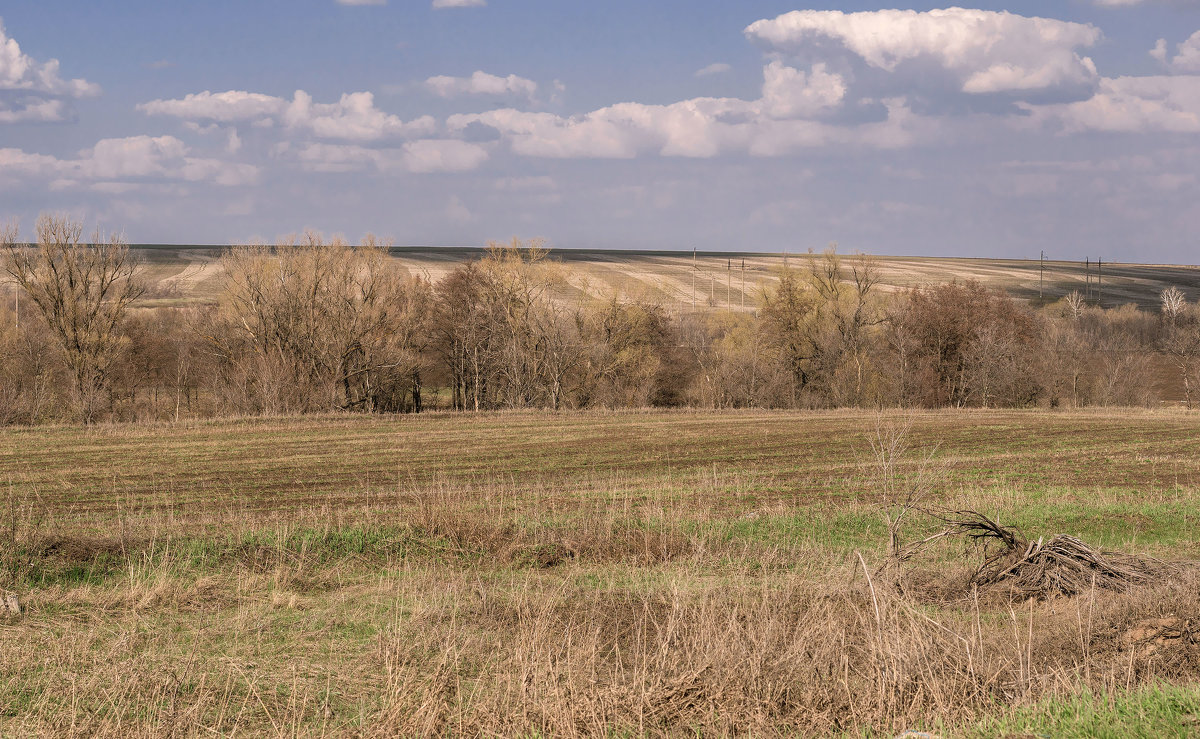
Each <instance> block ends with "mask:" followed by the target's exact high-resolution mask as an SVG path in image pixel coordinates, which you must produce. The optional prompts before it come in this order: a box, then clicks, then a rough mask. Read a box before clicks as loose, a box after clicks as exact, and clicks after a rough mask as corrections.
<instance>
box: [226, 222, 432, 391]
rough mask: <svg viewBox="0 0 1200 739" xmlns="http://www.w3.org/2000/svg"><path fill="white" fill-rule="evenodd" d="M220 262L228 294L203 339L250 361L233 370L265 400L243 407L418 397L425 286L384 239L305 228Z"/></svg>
mask: <svg viewBox="0 0 1200 739" xmlns="http://www.w3.org/2000/svg"><path fill="white" fill-rule="evenodd" d="M221 261H222V266H223V267H224V271H225V276H226V286H225V287H226V289H225V300H224V305H223V306H222V308H221V310H222V315H221V316H219V318H218V320H216V321H215V322H214V323H213V324H212V325H210V326H208V327H206V328H207V330H206V338H207V339H208V340H209V343H210V345H211V346H213V347H214V348H215V349H216V351H217V353H218V354H220V355H221V356H223V357H224V358H225V360H226V362H227V363H229V364H236V363H239V362H243V363H244V362H246V361H250V362H251V364H252V365H253V366H254V367H255V368H256V369H254V370H253V371H250V372H245V371H239V372H236V373H234V374H235V375H238V374H240V375H241V376H243V377H245V378H246V379H247V380H249V381H251V382H256V383H257V384H258V385H259V389H258V391H256V392H252V393H251V394H250V396H248V399H249V400H251V401H253V398H254V397H258V398H259V399H261V400H262V401H263V402H262V403H261V404H256V403H254V402H251V403H250V405H251V407H250V408H248V410H251V411H260V412H273V411H281V412H295V411H305V410H321V409H325V410H332V409H341V410H367V411H371V410H397V409H399V408H398V406H407V404H408V400H407V398H409V397H411V398H412V403H413V404H414V405H419V404H420V397H421V395H420V387H421V382H420V368H421V357H420V347H421V346H422V345H423V335H424V332H425V330H426V327H425V322H426V319H427V315H428V309H429V289H428V285H427V284H426V283H425V282H424V281H423V280H420V279H406V278H405V276H404V275H403V274H402V273H401V272H400V269H399V267H398V265H396V264H395V263H394V262H393V261H392V260H390V259H389V257H388V256H387V251H386V246H385V245H383V244H380V243H377V242H376V241H375V240H374V239H368V240H367V242H366V243H364V244H362V245H359V246H351V245H348V244H346V243H345V242H344V241H341V240H340V239H334V240H332V241H329V242H326V241H325V240H324V239H323V238H322V237H321V236H320V235H318V234H315V233H307V234H305V235H304V236H303V237H302V238H301V239H299V240H295V239H293V240H289V241H287V242H285V243H283V244H279V245H276V246H274V247H265V246H241V247H235V248H234V249H232V250H230V251H229V252H228V253H226V254H225V256H223V257H222V259H221ZM242 369H243V370H245V369H246V368H245V367H243V368H242ZM269 385H270V387H269ZM275 385H278V386H280V387H278V388H277V387H274V386H275Z"/></svg>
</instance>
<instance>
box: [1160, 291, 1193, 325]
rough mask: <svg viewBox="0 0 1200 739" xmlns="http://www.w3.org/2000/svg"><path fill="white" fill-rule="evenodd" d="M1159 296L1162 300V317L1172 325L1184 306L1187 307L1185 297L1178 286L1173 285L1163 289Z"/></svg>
mask: <svg viewBox="0 0 1200 739" xmlns="http://www.w3.org/2000/svg"><path fill="white" fill-rule="evenodd" d="M1159 297H1160V300H1161V302H1162V314H1163V318H1165V319H1166V320H1167V323H1170V324H1172V325H1174V323H1175V321H1176V320H1177V319H1178V318H1179V314H1181V313H1183V310H1184V308H1185V307H1187V298H1185V297H1184V295H1183V292H1182V291H1180V289H1179V288H1177V287H1174V286H1171V287H1168V288H1167V289H1166V290H1163V291H1162V295H1160V296H1159Z"/></svg>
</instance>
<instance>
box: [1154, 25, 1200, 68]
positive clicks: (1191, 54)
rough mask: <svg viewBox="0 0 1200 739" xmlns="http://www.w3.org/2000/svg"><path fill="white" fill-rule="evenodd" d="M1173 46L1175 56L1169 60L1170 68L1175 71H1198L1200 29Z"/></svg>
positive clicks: (1199, 63)
mask: <svg viewBox="0 0 1200 739" xmlns="http://www.w3.org/2000/svg"><path fill="white" fill-rule="evenodd" d="M1164 47H1165V43H1164ZM1156 48H1157V47H1156ZM1175 48H1176V54H1175V58H1174V59H1172V60H1171V69H1173V70H1175V71H1176V72H1200V31H1196V32H1195V33H1193V34H1192V35H1191V36H1189V37H1188V39H1187V40H1186V41H1184V42H1183V43H1181V44H1179V45H1178V46H1176V47H1175ZM1164 61H1165V48H1164Z"/></svg>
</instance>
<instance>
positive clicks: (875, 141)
mask: <svg viewBox="0 0 1200 739" xmlns="http://www.w3.org/2000/svg"><path fill="white" fill-rule="evenodd" d="M435 5H442V6H446V7H434V6H435ZM0 22H2V24H3V29H4V30H3V35H0V219H17V220H18V221H19V222H20V224H21V225H22V226H23V227H24V230H25V232H26V233H28V232H29V230H30V229H31V228H32V224H33V221H34V219H35V218H36V217H37V214H38V213H40V212H43V211H57V212H67V213H71V214H73V215H75V216H76V217H78V218H81V219H83V220H85V221H86V222H87V223H89V224H91V225H97V226H99V227H102V228H105V229H117V230H123V231H124V232H125V233H126V235H127V237H128V238H129V239H130V240H131V241H134V242H166V243H230V242H238V241H248V240H253V239H269V238H274V237H277V236H280V235H283V234H287V233H292V232H296V231H299V230H302V229H305V228H314V229H318V230H321V231H324V232H325V233H327V234H333V233H340V234H344V235H346V236H347V237H349V238H352V239H357V238H359V237H361V236H362V235H363V234H365V233H366V232H374V233H376V234H380V235H383V236H385V237H391V238H393V239H394V240H395V241H396V242H397V243H399V244H435V245H464V244H482V243H485V242H486V241H488V240H489V239H507V238H510V237H512V236H519V237H522V238H527V237H544V238H546V239H547V240H548V241H549V243H550V244H551V245H554V246H560V247H607V248H655V249H691V248H692V247H698V248H700V249H735V250H736V249H744V250H754V251H781V250H785V249H786V250H790V251H798V250H803V249H807V248H810V247H811V248H818V249H819V248H822V247H823V246H824V245H825V244H827V243H828V242H831V241H836V242H838V243H839V245H840V248H841V249H842V250H843V251H852V250H862V251H867V252H873V253H880V254H930V255H962V256H994V257H1005V256H1011V257H1031V256H1036V255H1037V254H1038V252H1039V250H1042V249H1045V250H1046V251H1047V253H1048V254H1050V255H1052V256H1056V257H1061V258H1078V257H1082V256H1085V255H1089V256H1101V257H1104V258H1106V259H1111V260H1120V261H1165V262H1195V261H1197V257H1196V256H1195V251H1196V247H1197V245H1198V241H1200V236H1198V235H1200V179H1198V177H1200V1H1198V0H1066V1H1064V2H1045V1H1043V2H1036V3H1035V2H1013V3H1007V4H997V3H983V4H978V5H973V6H970V7H967V8H947V7H946V6H940V5H932V4H925V3H917V4H906V5H903V6H900V8H899V9H896V8H895V6H891V5H889V6H879V5H874V4H869V3H808V4H797V3H795V2H766V1H758V0H740V1H739V2H729V1H728V0H687V1H684V0H668V1H659V2H648V1H647V0H642V1H641V2H634V1H632V0H607V1H606V2H604V3H588V2H570V1H568V0H524V1H522V0H387V1H386V2H382V1H381V0H376V1H375V2H364V0H357V2H356V3H355V2H349V1H348V0H347V1H346V2H338V1H337V0H289V2H282V1H280V0H276V1H272V2H266V1H262V2H260V1H256V0H241V1H239V2H232V1H226V0H213V1H210V2H205V3H178V4H166V3H162V2H161V0H157V1H155V2H150V1H149V0H146V1H136V2H135V1H127V2H121V3H94V2H80V1H78V0H40V1H39V2H21V3H17V4H15V5H14V4H6V5H5V6H3V7H0Z"/></svg>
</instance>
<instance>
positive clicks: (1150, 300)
mask: <svg viewBox="0 0 1200 739" xmlns="http://www.w3.org/2000/svg"><path fill="white" fill-rule="evenodd" d="M136 251H137V253H138V254H139V256H141V257H142V258H143V260H144V261H145V263H146V266H147V271H146V275H147V278H148V280H149V281H150V283H151V285H152V287H153V291H152V298H153V299H152V301H151V304H161V305H171V304H178V303H180V302H207V301H213V300H215V299H216V297H217V295H218V294H219V292H220V278H221V273H220V267H219V265H218V264H217V257H218V256H219V255H220V252H221V249H220V248H219V247H180V246H139V247H136ZM482 253H483V252H482V250H481V249H473V248H432V247H430V248H420V247H404V248H396V249H394V250H393V254H394V256H395V257H396V259H398V260H399V261H400V262H401V263H402V264H403V265H404V266H405V267H406V268H407V269H408V270H409V272H410V273H412V274H414V275H424V276H426V277H428V278H429V279H431V280H435V281H436V280H438V279H441V277H443V276H444V275H445V274H446V273H447V272H449V271H450V270H451V269H453V268H454V267H455V266H456V265H457V264H459V263H461V262H463V261H465V260H467V259H471V258H473V257H478V256H480V255H481V254H482ZM551 258H552V259H554V260H558V261H561V262H562V263H563V264H564V265H565V266H566V267H568V268H569V270H568V271H569V273H570V275H571V276H570V287H569V288H568V289H565V290H564V291H563V294H562V295H561V298H562V299H564V300H572V299H580V298H583V297H592V298H597V297H598V298H609V297H611V296H612V295H619V296H623V297H627V298H639V299H640V298H645V299H649V300H653V301H656V302H659V303H662V304H663V305H665V306H668V307H672V306H678V307H679V308H681V309H684V310H690V309H691V308H692V305H693V298H694V304H695V306H696V308H697V309H700V308H710V307H724V308H734V309H740V308H742V307H743V306H745V308H747V309H751V308H753V307H755V306H756V305H757V301H758V296H759V294H760V292H761V289H762V288H763V287H766V286H769V285H770V284H772V283H773V282H774V281H775V280H776V276H775V275H776V273H777V271H778V269H779V268H780V267H782V266H783V264H784V263H785V261H786V262H787V263H788V264H791V265H792V266H799V265H803V264H804V263H805V260H807V259H808V255H807V254H804V253H802V254H792V255H790V256H787V257H785V256H784V255H782V254H758V253H743V252H704V253H701V254H699V255H698V257H697V259H696V261H695V263H693V260H692V255H691V254H690V253H683V252H638V251H621V250H572V249H559V250H552V251H551ZM877 259H878V263H879V266H880V270H881V273H882V278H883V285H884V287H885V288H886V289H890V290H898V289H903V288H906V287H911V286H914V285H922V284H937V283H943V282H949V281H950V280H954V279H957V280H967V279H974V280H979V281H980V282H983V283H985V284H987V285H990V286H992V287H1001V288H1004V289H1005V290H1007V291H1008V292H1009V293H1010V294H1012V295H1013V296H1014V297H1017V298H1020V299H1022V300H1030V301H1033V302H1038V300H1039V264H1038V262H1037V261H1036V260H1017V259H964V258H938V257H891V256H880V257H877ZM743 262H744V263H745V271H744V274H743V270H742V264H743ZM693 277H694V280H693ZM1041 277H1042V286H1041V289H1040V290H1041V295H1042V297H1041V300H1042V301H1045V302H1049V301H1052V300H1057V299H1058V298H1061V297H1062V296H1064V295H1066V294H1067V293H1069V292H1070V291H1072V290H1079V291H1080V292H1081V293H1084V292H1086V290H1087V283H1088V276H1087V273H1086V270H1085V266H1084V264H1083V262H1082V261H1079V262H1073V261H1072V262H1065V261H1051V260H1047V261H1046V263H1045V272H1044V274H1043V275H1041ZM1090 280H1091V289H1092V291H1093V298H1096V299H1097V302H1100V303H1102V304H1103V305H1104V306H1105V307H1114V306H1118V305H1123V304H1126V303H1135V304H1137V305H1140V306H1142V307H1146V308H1157V306H1158V304H1159V294H1160V293H1161V292H1162V291H1163V290H1164V289H1166V288H1168V287H1171V286H1175V287H1178V288H1179V289H1181V290H1183V292H1184V293H1185V294H1186V295H1187V297H1188V299H1189V300H1196V299H1198V298H1200V268H1197V267H1191V266H1178V265H1149V264H1125V263H1105V264H1104V265H1103V275H1102V279H1101V280H1100V281H1099V283H1098V282H1097V270H1096V266H1095V264H1093V265H1092V266H1091V278H1090Z"/></svg>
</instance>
